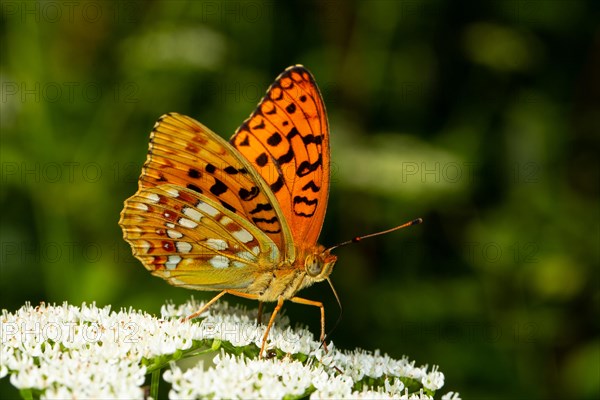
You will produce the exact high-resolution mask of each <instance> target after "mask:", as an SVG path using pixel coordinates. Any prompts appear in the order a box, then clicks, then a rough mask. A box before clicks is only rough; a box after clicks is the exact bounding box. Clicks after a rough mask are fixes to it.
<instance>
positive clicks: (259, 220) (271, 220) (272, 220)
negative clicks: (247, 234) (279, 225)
mask: <svg viewBox="0 0 600 400" xmlns="http://www.w3.org/2000/svg"><path fill="white" fill-rule="evenodd" d="M252 221H253V222H254V223H255V224H258V223H265V224H274V223H275V222H277V217H272V218H257V217H252Z"/></svg>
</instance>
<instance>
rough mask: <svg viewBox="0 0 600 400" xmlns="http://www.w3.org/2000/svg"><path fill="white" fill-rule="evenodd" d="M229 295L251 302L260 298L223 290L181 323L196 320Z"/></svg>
mask: <svg viewBox="0 0 600 400" xmlns="http://www.w3.org/2000/svg"><path fill="white" fill-rule="evenodd" d="M227 293H229V294H231V295H234V296H238V297H243V298H245V299H250V300H256V299H257V298H258V296H257V295H255V294H249V293H243V292H238V291H236V290H227V289H226V290H223V291H222V292H221V293H219V294H218V295H216V296H215V297H213V298H212V299H211V300H210V301H209V302H208V303H206V304H205V305H204V306H202V308H201V309H200V310H198V311H196V312H195V313H193V314H192V315H188V316H187V317H185V318H183V319H182V320H181V321H182V322H183V321H189V320H190V319H194V318H196V317H198V316H200V315H202V313H204V312H205V311H206V310H208V307H210V306H212V305H213V304H214V303H215V302H216V301H217V300H219V299H220V298H221V297H223V296H224V295H225V294H227Z"/></svg>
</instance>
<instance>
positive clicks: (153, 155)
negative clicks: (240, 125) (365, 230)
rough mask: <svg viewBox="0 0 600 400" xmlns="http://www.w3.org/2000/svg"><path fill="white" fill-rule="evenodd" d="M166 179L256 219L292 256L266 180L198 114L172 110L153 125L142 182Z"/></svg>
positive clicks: (144, 184) (146, 185)
mask: <svg viewBox="0 0 600 400" xmlns="http://www.w3.org/2000/svg"><path fill="white" fill-rule="evenodd" d="M164 184H175V185H179V186H181V187H185V188H187V189H190V190H193V191H195V192H197V193H199V194H203V195H204V196H206V197H208V198H211V199H213V200H214V201H215V202H217V203H219V205H220V206H221V207H223V208H225V209H227V210H228V211H231V212H233V213H235V214H237V215H239V216H240V217H241V218H244V219H246V220H248V221H250V222H251V223H252V224H254V225H256V226H257V227H258V228H259V229H260V230H262V231H263V232H264V233H265V234H266V235H267V236H269V237H270V238H271V239H272V240H273V241H274V242H275V243H276V244H277V245H278V246H279V247H280V248H282V249H284V253H286V255H287V257H288V258H292V259H293V256H294V249H293V242H292V240H291V234H290V232H289V228H288V227H287V226H286V224H285V217H284V216H283V215H281V214H282V213H281V212H280V211H278V210H279V208H278V204H277V199H276V198H275V196H274V195H273V194H272V193H271V191H270V189H269V187H268V186H267V184H266V183H265V182H264V180H263V179H262V178H261V177H260V176H259V175H258V173H257V172H256V171H255V170H254V169H253V167H252V165H251V164H250V163H248V161H247V160H246V159H245V158H244V157H243V156H242V155H241V154H239V152H237V150H235V149H234V148H233V147H232V146H231V145H230V144H229V143H228V142H227V141H225V140H224V139H222V138H221V137H220V136H218V135H216V134H215V133H213V132H212V131H211V130H210V129H208V128H206V127H205V126H204V125H202V124H201V123H199V122H198V121H196V120H194V119H193V118H190V117H187V116H184V115H180V114H176V113H170V114H166V115H164V116H162V117H161V118H160V119H159V120H158V122H157V123H156V124H155V126H154V129H153V131H152V134H151V137H150V148H149V151H148V158H147V160H146V163H145V164H144V167H143V170H142V175H141V177H140V181H139V185H140V189H144V188H149V187H155V186H159V185H164Z"/></svg>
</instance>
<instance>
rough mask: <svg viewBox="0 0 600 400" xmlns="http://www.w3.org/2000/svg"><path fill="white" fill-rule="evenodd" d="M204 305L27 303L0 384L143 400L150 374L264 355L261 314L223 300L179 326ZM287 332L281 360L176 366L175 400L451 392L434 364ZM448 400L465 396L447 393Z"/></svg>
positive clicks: (5, 324) (12, 331)
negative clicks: (412, 385)
mask: <svg viewBox="0 0 600 400" xmlns="http://www.w3.org/2000/svg"><path fill="white" fill-rule="evenodd" d="M201 306H202V304H198V303H196V302H195V301H193V300H192V301H190V302H188V303H186V304H184V305H182V306H179V307H176V306H174V305H172V304H167V305H165V306H163V309H162V310H161V313H162V317H161V318H156V317H153V316H151V315H149V314H147V313H144V312H141V311H134V310H121V311H118V312H117V311H111V309H110V306H107V307H104V308H98V307H96V306H95V305H93V304H92V305H86V304H83V305H82V306H81V307H75V306H72V305H68V304H66V303H65V304H63V305H62V306H54V305H53V306H47V305H44V304H42V305H40V306H37V307H32V306H30V305H25V306H23V307H22V308H21V309H19V310H17V311H16V312H14V313H9V312H7V311H6V310H3V311H2V315H1V319H0V341H1V351H0V378H4V377H6V376H7V375H10V382H11V384H12V385H13V386H15V387H16V388H18V389H20V390H32V391H33V393H39V394H40V396H41V398H48V399H50V398H140V399H141V398H144V389H143V387H142V386H143V385H144V382H145V377H146V374H147V373H149V372H152V370H154V369H156V368H160V367H162V366H164V363H165V362H168V361H170V360H174V359H178V358H181V357H182V356H184V355H186V354H193V353H194V352H195V351H206V350H207V349H210V348H211V347H212V348H213V349H218V348H219V347H220V346H221V347H222V348H223V349H226V350H227V349H229V350H231V349H234V350H235V351H236V352H237V353H238V354H239V353H240V352H241V350H244V351H245V350H248V349H250V353H251V354H256V353H257V352H258V348H260V345H261V341H262V337H263V334H264V331H265V327H264V326H260V327H257V326H256V322H255V321H256V310H254V311H245V310H243V309H240V308H236V307H228V306H227V303H225V302H219V303H218V304H215V305H213V306H212V307H211V308H210V309H209V311H208V312H207V313H206V314H205V315H203V316H202V318H203V319H202V320H201V322H200V323H198V322H197V321H199V320H195V321H192V322H181V321H180V317H181V316H186V315H190V314H192V313H193V312H195V311H196V310H198V309H199V308H200V307H201ZM266 318H268V316H265V319H266ZM288 324H289V321H287V318H285V317H284V318H278V321H277V323H276V324H275V326H274V327H273V328H272V330H271V332H270V333H269V342H268V348H275V349H277V352H278V354H280V355H281V354H287V356H286V357H285V358H284V359H283V360H281V359H278V358H273V359H266V360H259V359H255V358H251V357H246V358H244V357H234V356H230V355H227V354H226V353H223V352H222V353H221V354H220V355H218V356H217V357H216V358H215V360H214V362H215V365H214V366H212V367H210V368H208V369H207V370H205V369H204V368H203V366H202V365H198V366H196V367H194V368H191V369H189V370H187V371H185V372H182V371H181V370H180V369H179V367H177V366H176V365H175V364H171V369H170V370H168V371H167V372H166V373H165V376H164V378H165V379H166V380H168V381H169V382H171V384H172V390H171V392H170V395H171V397H173V398H202V397H206V396H212V397H215V398H218V397H242V398H246V397H251V398H259V397H269V398H276V397H284V396H287V397H297V396H301V395H302V394H311V396H312V397H314V398H338V397H351V398H360V397H362V398H389V397H394V398H407V399H408V398H410V399H413V398H431V397H429V396H428V395H427V393H423V390H425V391H426V392H427V391H431V392H433V391H436V390H438V389H439V388H441V387H442V386H443V384H444V375H443V374H442V373H441V372H439V371H437V369H436V368H433V369H432V370H430V371H429V372H428V371H427V366H425V367H420V368H419V367H415V366H414V362H413V363H410V362H409V361H408V360H407V359H401V360H393V359H391V358H390V357H388V356H387V355H383V356H382V355H380V354H379V353H377V352H376V353H375V354H372V353H368V352H365V351H354V352H341V351H338V350H336V349H335V348H334V347H333V344H331V345H330V346H329V347H330V350H329V352H327V353H325V352H324V351H323V349H322V348H321V347H320V343H319V342H317V341H315V340H314V338H313V335H312V334H311V333H310V332H309V331H307V330H305V329H302V328H298V329H292V328H290V327H289V326H288ZM252 351H253V352H254V353H252ZM298 355H301V356H302V357H299V356H298ZM298 359H301V360H302V362H301V361H298ZM363 378H368V379H370V380H371V381H372V380H373V379H379V384H378V385H377V386H376V387H369V386H368V385H364V384H362V383H361V380H364V379H363ZM401 378H402V379H404V378H407V379H408V378H410V379H412V381H416V382H420V383H421V385H420V386H421V387H422V389H421V390H420V392H419V393H413V394H409V392H408V390H407V388H406V387H405V385H404V383H403V381H402V380H401ZM405 382H406V381H405ZM357 384H358V386H357ZM357 387H360V388H361V390H356V388H357ZM443 399H447V400H459V397H458V394H455V393H452V392H450V393H448V394H446V395H445V396H444V397H443Z"/></svg>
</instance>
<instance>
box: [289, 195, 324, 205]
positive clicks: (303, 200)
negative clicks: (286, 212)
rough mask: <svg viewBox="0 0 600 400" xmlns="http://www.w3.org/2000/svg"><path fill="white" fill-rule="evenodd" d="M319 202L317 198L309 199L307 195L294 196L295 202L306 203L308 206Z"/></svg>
mask: <svg viewBox="0 0 600 400" xmlns="http://www.w3.org/2000/svg"><path fill="white" fill-rule="evenodd" d="M318 202H319V200H317V199H312V200H309V199H308V197H305V196H294V204H300V203H304V204H306V205H307V206H312V205H315V204H317V203H318Z"/></svg>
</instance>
